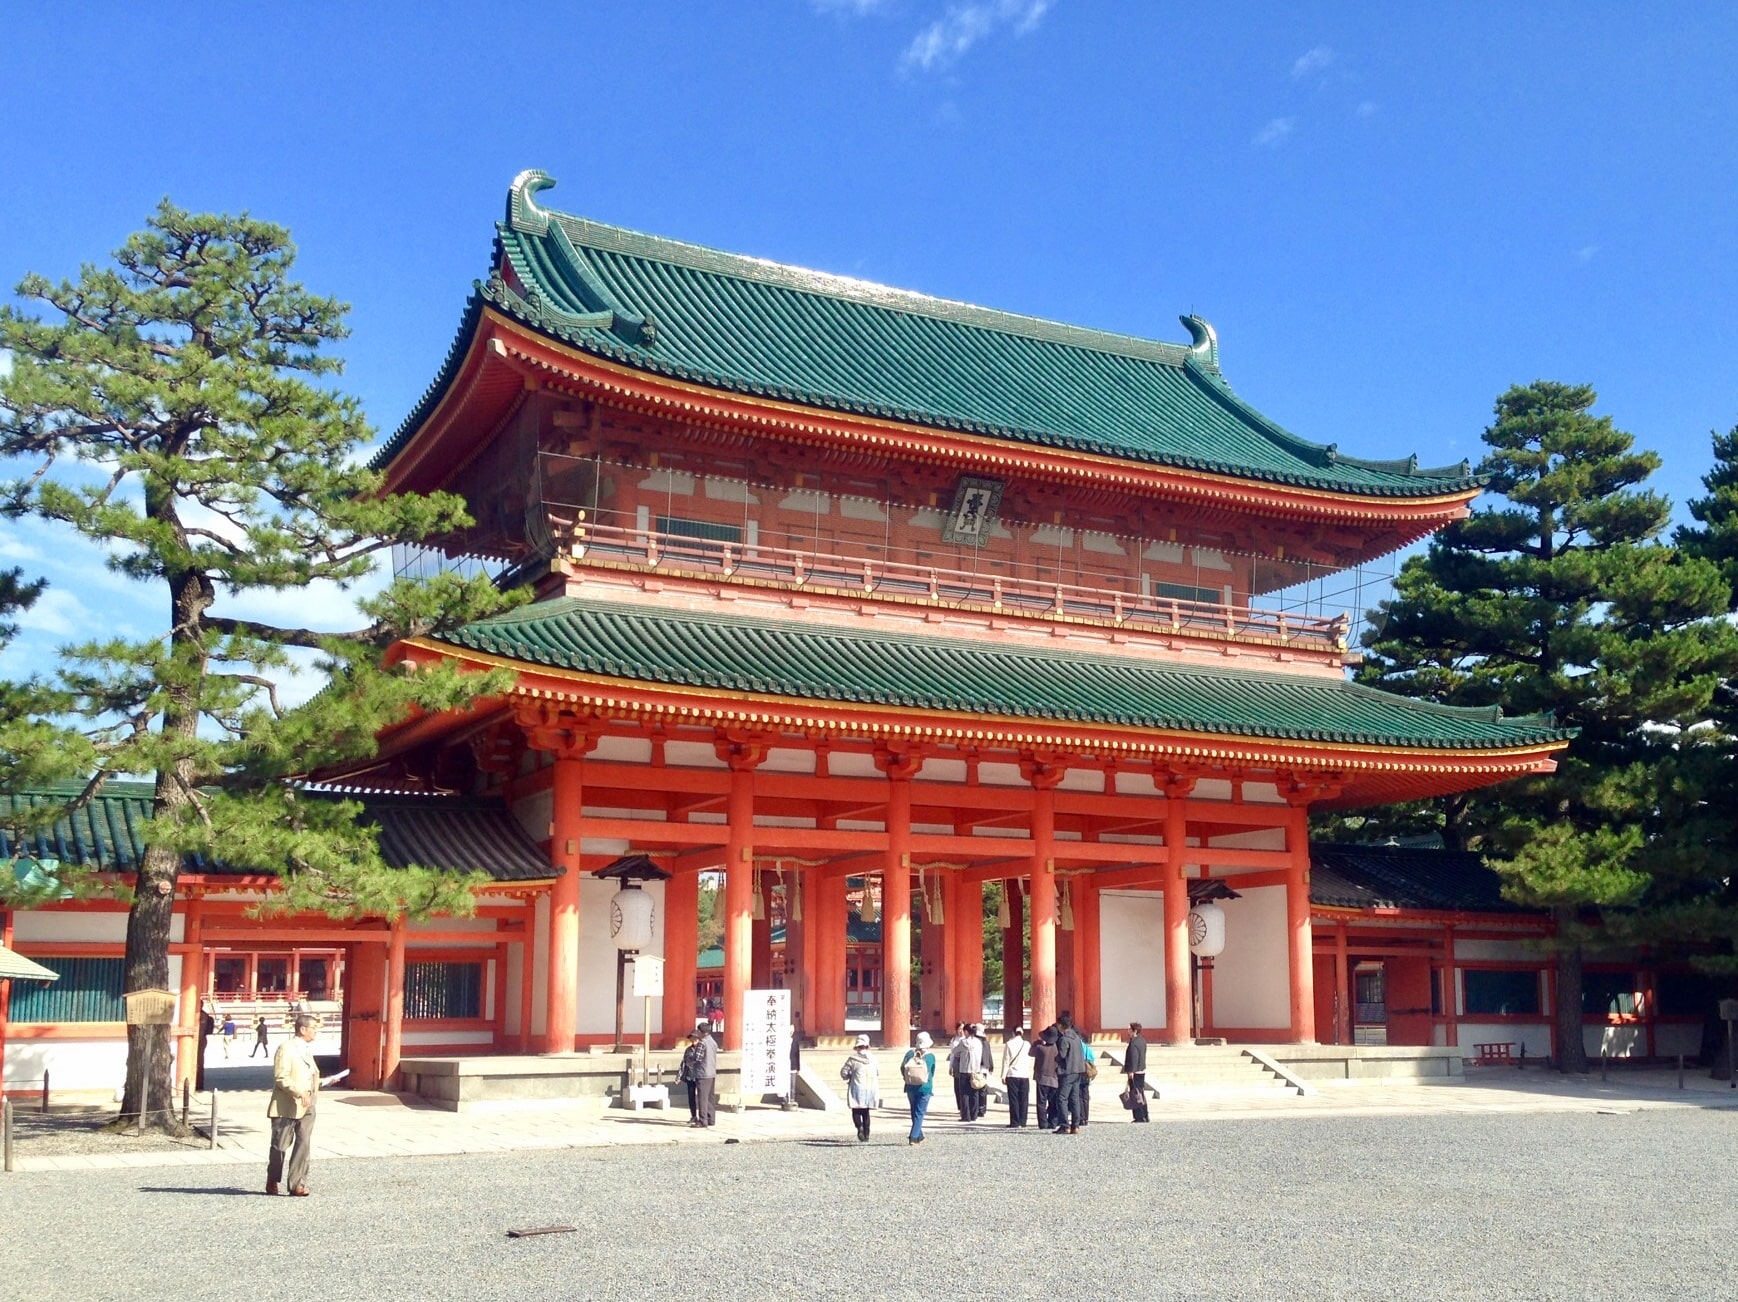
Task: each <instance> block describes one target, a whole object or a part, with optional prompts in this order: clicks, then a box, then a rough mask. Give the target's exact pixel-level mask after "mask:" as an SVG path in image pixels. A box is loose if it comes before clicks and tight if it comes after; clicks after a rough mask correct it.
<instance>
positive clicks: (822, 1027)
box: [807, 870, 851, 1035]
mask: <svg viewBox="0 0 1738 1302" xmlns="http://www.w3.org/2000/svg"><path fill="white" fill-rule="evenodd" d="M809 880H810V881H811V882H812V883H813V884H814V888H815V889H814V894H813V897H812V898H811V899H810V900H808V901H807V903H808V905H809V908H810V910H811V913H810V917H809V919H808V926H809V930H810V931H812V932H813V933H814V946H815V985H814V996H815V997H814V1012H813V1018H814V1020H813V1022H812V1023H811V1025H810V1028H809V1029H810V1031H811V1032H812V1033H813V1034H815V1035H843V1034H844V1033H845V938H846V931H847V928H848V927H849V924H850V913H851V903H850V882H849V880H848V879H847V877H846V875H845V873H844V871H843V870H840V871H833V870H821V871H817V872H815V873H814V874H813V875H812V876H811V877H810V878H809Z"/></svg>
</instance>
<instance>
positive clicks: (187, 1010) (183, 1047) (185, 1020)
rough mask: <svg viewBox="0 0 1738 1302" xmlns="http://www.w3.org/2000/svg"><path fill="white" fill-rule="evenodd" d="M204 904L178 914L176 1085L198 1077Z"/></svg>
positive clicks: (195, 900) (199, 902) (192, 903)
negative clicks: (179, 974) (179, 916)
mask: <svg viewBox="0 0 1738 1302" xmlns="http://www.w3.org/2000/svg"><path fill="white" fill-rule="evenodd" d="M204 912H205V903H204V901H203V900H201V899H200V898H199V897H198V896H197V895H195V896H193V897H192V898H191V899H189V900H188V901H187V904H186V907H185V909H184V910H183V912H182V914H181V943H182V948H181V1016H180V1022H181V1027H182V1030H183V1034H182V1036H181V1038H180V1040H179V1041H178V1042H177V1043H176V1045H175V1081H176V1083H177V1084H179V1083H180V1082H182V1081H190V1080H193V1079H195V1078H196V1077H197V1074H198V1065H197V1064H198V1060H199V1017H200V1007H199V964H200V958H201V951H202V949H203V945H202V943H201V941H200V939H199V933H200V924H201V915H202V914H203V913H204Z"/></svg>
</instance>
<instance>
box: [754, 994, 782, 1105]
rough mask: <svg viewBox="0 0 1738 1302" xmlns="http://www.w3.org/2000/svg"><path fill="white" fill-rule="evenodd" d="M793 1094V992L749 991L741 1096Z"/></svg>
mask: <svg viewBox="0 0 1738 1302" xmlns="http://www.w3.org/2000/svg"><path fill="white" fill-rule="evenodd" d="M790 1092H791V992H790V991H789V990H750V991H748V992H747V993H746V994H744V995H743V997H742V1097H743V1099H745V1100H747V1099H751V1098H755V1097H757V1096H759V1095H762V1094H776V1095H778V1096H779V1097H780V1098H788V1097H789V1096H790Z"/></svg>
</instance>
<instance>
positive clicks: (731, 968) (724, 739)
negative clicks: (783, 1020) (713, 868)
mask: <svg viewBox="0 0 1738 1302" xmlns="http://www.w3.org/2000/svg"><path fill="white" fill-rule="evenodd" d="M768 740H769V739H768V738H766V737H764V736H761V735H760V734H757V733H747V732H741V731H737V730H733V729H724V728H720V729H718V731H717V734H716V735H715V736H714V738H713V743H712V744H713V748H714V749H715V750H716V751H717V754H718V758H719V759H721V760H722V761H724V763H725V764H727V765H729V766H730V798H729V804H728V813H727V816H726V821H727V824H728V828H729V839H728V840H727V842H726V844H725V850H724V1047H725V1048H726V1049H740V1048H741V1047H742V1000H743V996H744V995H745V994H747V993H748V991H749V989H750V988H751V986H750V982H751V981H752V980H753V978H754V952H753V950H754V943H753V941H754V936H753V933H754V771H755V769H757V768H758V767H759V766H760V762H761V761H762V760H764V759H765V758H766V752H767V746H768Z"/></svg>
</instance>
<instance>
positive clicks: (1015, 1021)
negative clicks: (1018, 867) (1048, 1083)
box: [1002, 877, 1026, 1026]
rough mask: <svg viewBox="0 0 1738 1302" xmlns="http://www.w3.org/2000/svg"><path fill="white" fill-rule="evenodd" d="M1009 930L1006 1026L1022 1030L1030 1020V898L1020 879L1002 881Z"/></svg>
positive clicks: (1004, 987) (1004, 956)
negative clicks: (1027, 916) (1027, 967)
mask: <svg viewBox="0 0 1738 1302" xmlns="http://www.w3.org/2000/svg"><path fill="white" fill-rule="evenodd" d="M1002 895H1003V898H1004V899H1006V900H1007V901H1008V926H1007V928H1006V929H1005V930H1004V931H1003V932H1002V1025H1003V1026H1019V1025H1021V1024H1022V1023H1023V1021H1024V1020H1025V1016H1026V952H1025V951H1026V946H1025V943H1024V942H1025V939H1026V897H1025V896H1024V895H1023V894H1021V892H1020V879H1019V878H1018V877H1007V878H1004V879H1003V880H1002Z"/></svg>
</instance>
